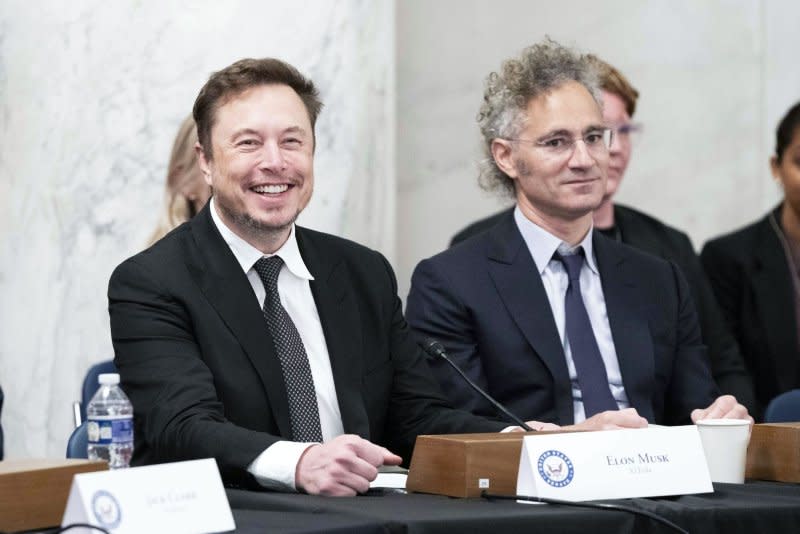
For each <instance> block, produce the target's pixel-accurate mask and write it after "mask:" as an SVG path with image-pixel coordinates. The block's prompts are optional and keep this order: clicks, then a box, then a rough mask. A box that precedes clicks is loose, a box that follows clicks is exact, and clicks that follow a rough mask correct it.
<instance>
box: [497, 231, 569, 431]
mask: <svg viewBox="0 0 800 534" xmlns="http://www.w3.org/2000/svg"><path fill="white" fill-rule="evenodd" d="M489 232H490V235H489V238H490V244H489V249H488V254H487V255H488V260H489V262H488V263H489V274H490V276H491V277H492V280H493V282H494V284H495V287H496V288H497V292H498V293H499V295H500V298H501V299H502V300H503V302H504V303H505V305H506V307H507V308H508V311H509V313H510V314H511V317H512V318H513V320H514V322H515V323H516V325H517V327H518V328H519V329H520V331H521V332H522V334H523V335H524V336H525V339H526V340H527V341H528V343H529V344H530V345H531V347H533V350H534V351H535V352H536V354H537V355H538V356H539V358H540V359H541V360H542V361H543V362H544V364H545V365H546V366H547V369H548V370H549V371H550V374H551V375H552V377H553V387H554V389H555V403H556V410H557V412H558V417H559V420H561V421H572V420H573V417H574V413H573V407H572V389H571V384H570V379H569V372H568V370H567V363H566V358H565V356H564V348H563V346H562V345H561V338H560V337H559V335H558V328H557V327H556V323H555V320H554V319H553V312H552V310H551V309H550V305H549V301H548V299H547V294H546V293H545V291H544V286H543V285H542V280H541V277H540V276H539V272H538V270H537V268H536V264H535V263H534V261H533V258H532V257H531V254H530V251H529V250H528V248H527V246H526V245H525V241H524V240H523V238H522V235H521V234H520V232H519V229H518V228H517V225H516V223H515V222H514V218H513V217H506V218H505V219H504V220H503V222H502V223H500V224H499V225H498V226H496V227H495V228H493V229H492V230H490V231H489Z"/></svg>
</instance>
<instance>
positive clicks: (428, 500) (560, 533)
mask: <svg viewBox="0 0 800 534" xmlns="http://www.w3.org/2000/svg"><path fill="white" fill-rule="evenodd" d="M714 489H715V491H714V493H709V494H702V495H684V496H680V497H664V498H648V499H622V500H619V501H611V502H616V503H619V504H624V505H627V506H631V507H635V508H640V509H644V510H648V511H650V512H654V513H657V514H659V515H661V516H663V517H664V518H666V519H668V520H670V521H672V522H673V523H675V524H677V525H679V526H680V527H682V528H684V529H686V530H688V531H689V532H702V533H713V532H719V533H726V534H729V533H736V532H742V533H745V532H746V533H751V532H800V485H795V484H782V483H777V482H748V483H747V484H714ZM227 493H228V499H229V500H230V503H231V508H233V509H234V515H235V517H236V520H237V532H239V533H249V532H261V531H263V529H264V528H265V527H269V531H270V532H335V531H336V530H337V529H340V531H342V532H345V531H346V532H398V533H400V532H404V533H405V532H408V533H425V534H428V533H439V532H441V533H450V532H464V533H469V532H491V533H492V534H501V533H504V532H521V531H523V530H525V531H531V529H532V528H534V527H535V531H536V532H537V534H538V533H548V532H552V533H557V534H567V533H571V532H575V533H578V532H580V533H581V534H584V533H585V532H587V529H589V530H588V531H591V532H614V533H617V532H619V533H624V532H631V533H634V532H635V533H641V532H653V533H664V532H673V531H672V530H670V529H669V528H668V527H666V526H665V525H662V524H660V523H658V522H656V521H654V520H652V519H649V518H647V517H642V516H639V515H633V514H631V513H628V512H622V511H607V510H595V509H587V508H575V507H571V506H566V505H540V504H522V503H517V502H515V501H488V500H485V499H454V498H450V497H443V496H439V495H422V494H408V495H404V494H397V493H384V494H376V495H362V496H358V497H351V498H333V497H316V496H312V495H300V494H282V493H268V492H252V491H243V490H228V492H227ZM259 514H262V515H259ZM259 528H260V529H261V530H259Z"/></svg>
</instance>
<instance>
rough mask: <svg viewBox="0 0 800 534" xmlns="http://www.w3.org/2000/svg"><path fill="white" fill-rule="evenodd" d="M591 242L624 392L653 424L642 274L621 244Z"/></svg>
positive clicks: (600, 238) (602, 240)
mask: <svg viewBox="0 0 800 534" xmlns="http://www.w3.org/2000/svg"><path fill="white" fill-rule="evenodd" d="M592 243H593V246H594V254H595V258H596V259H597V267H598V270H599V271H600V280H601V282H602V285H603V296H604V298H605V301H606V313H607V314H608V322H609V325H610V326H611V337H612V338H613V340H614V348H615V350H616V352H617V361H618V362H619V367H620V372H621V373H622V383H623V385H624V386H625V393H626V395H627V396H628V401H629V402H630V404H631V406H633V407H634V408H636V410H637V411H638V412H639V415H641V416H642V417H644V418H646V419H647V420H648V421H651V422H652V421H654V420H655V419H654V417H655V414H654V413H653V407H652V402H651V395H652V391H650V387H651V385H652V384H653V383H654V376H655V368H654V367H653V361H654V352H653V351H654V348H653V342H652V338H651V335H650V328H649V326H648V323H647V319H646V315H645V313H644V310H642V309H640V305H639V302H640V293H641V288H640V287H639V283H640V282H641V280H642V277H641V273H636V272H633V271H632V270H631V268H630V267H629V264H628V263H627V262H626V261H625V254H624V249H623V247H622V246H621V245H618V244H617V243H614V242H613V241H611V240H610V239H608V238H606V237H604V236H602V235H601V234H599V233H598V232H595V233H594V236H593V239H592Z"/></svg>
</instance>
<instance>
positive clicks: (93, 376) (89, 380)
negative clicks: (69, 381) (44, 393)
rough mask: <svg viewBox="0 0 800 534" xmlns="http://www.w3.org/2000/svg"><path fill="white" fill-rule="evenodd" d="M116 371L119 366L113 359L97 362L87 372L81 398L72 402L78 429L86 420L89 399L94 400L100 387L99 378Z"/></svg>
mask: <svg viewBox="0 0 800 534" xmlns="http://www.w3.org/2000/svg"><path fill="white" fill-rule="evenodd" d="M116 372H117V366H116V365H114V361H113V360H106V361H103V362H100V363H96V364H94V365H93V366H91V367H90V368H89V370H88V371H87V372H86V376H85V377H84V378H83V386H81V400H80V401H75V402H73V403H72V417H73V419H74V422H75V428H76V429H77V428H78V427H80V425H81V423H83V422H84V421H86V406H87V405H88V404H89V401H90V400H92V397H93V396H94V394H95V392H96V391H97V388H98V387H99V386H98V383H97V378H98V377H99V376H100V375H102V374H105V373H116Z"/></svg>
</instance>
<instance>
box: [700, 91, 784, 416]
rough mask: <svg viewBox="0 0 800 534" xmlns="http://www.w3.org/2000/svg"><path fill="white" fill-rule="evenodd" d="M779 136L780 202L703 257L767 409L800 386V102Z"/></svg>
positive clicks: (775, 163)
mask: <svg viewBox="0 0 800 534" xmlns="http://www.w3.org/2000/svg"><path fill="white" fill-rule="evenodd" d="M775 137H776V140H775V154H774V155H773V156H772V158H771V159H770V168H771V170H772V176H773V178H774V179H775V181H776V182H777V183H778V185H779V186H780V187H781V188H782V189H783V199H782V200H781V202H780V204H778V206H777V207H775V208H774V209H772V210H771V211H770V212H769V213H767V215H766V216H765V217H764V218H762V219H761V220H759V221H757V222H754V223H752V224H750V225H748V226H745V227H744V228H741V229H739V230H737V231H735V232H732V233H730V234H727V235H724V236H722V237H718V238H716V239H712V240H710V241H709V242H708V243H706V245H705V246H704V247H703V251H702V253H701V260H702V262H703V267H704V268H705V271H706V274H707V275H708V278H709V280H711V286H712V287H713V288H714V293H715V294H716V296H717V300H718V301H719V304H720V307H721V308H722V312H723V314H724V315H725V318H726V319H727V322H728V326H729V327H730V329H731V331H732V332H734V333H735V334H736V337H737V340H738V342H739V346H740V347H741V348H742V353H743V354H744V358H745V362H746V364H747V368H748V370H749V372H750V374H751V375H752V379H753V383H754V385H755V393H756V399H757V401H758V407H759V409H764V408H765V407H766V405H767V404H768V403H769V401H770V400H771V399H773V398H774V397H775V396H777V395H779V394H780V393H783V392H785V391H788V390H790V389H795V388H800V334H798V332H800V102H798V103H797V104H795V105H794V106H793V107H792V108H791V109H789V111H788V112H787V113H786V115H784V117H783V119H782V120H781V121H780V124H779V125H778V130H777V132H776V136H775Z"/></svg>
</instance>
